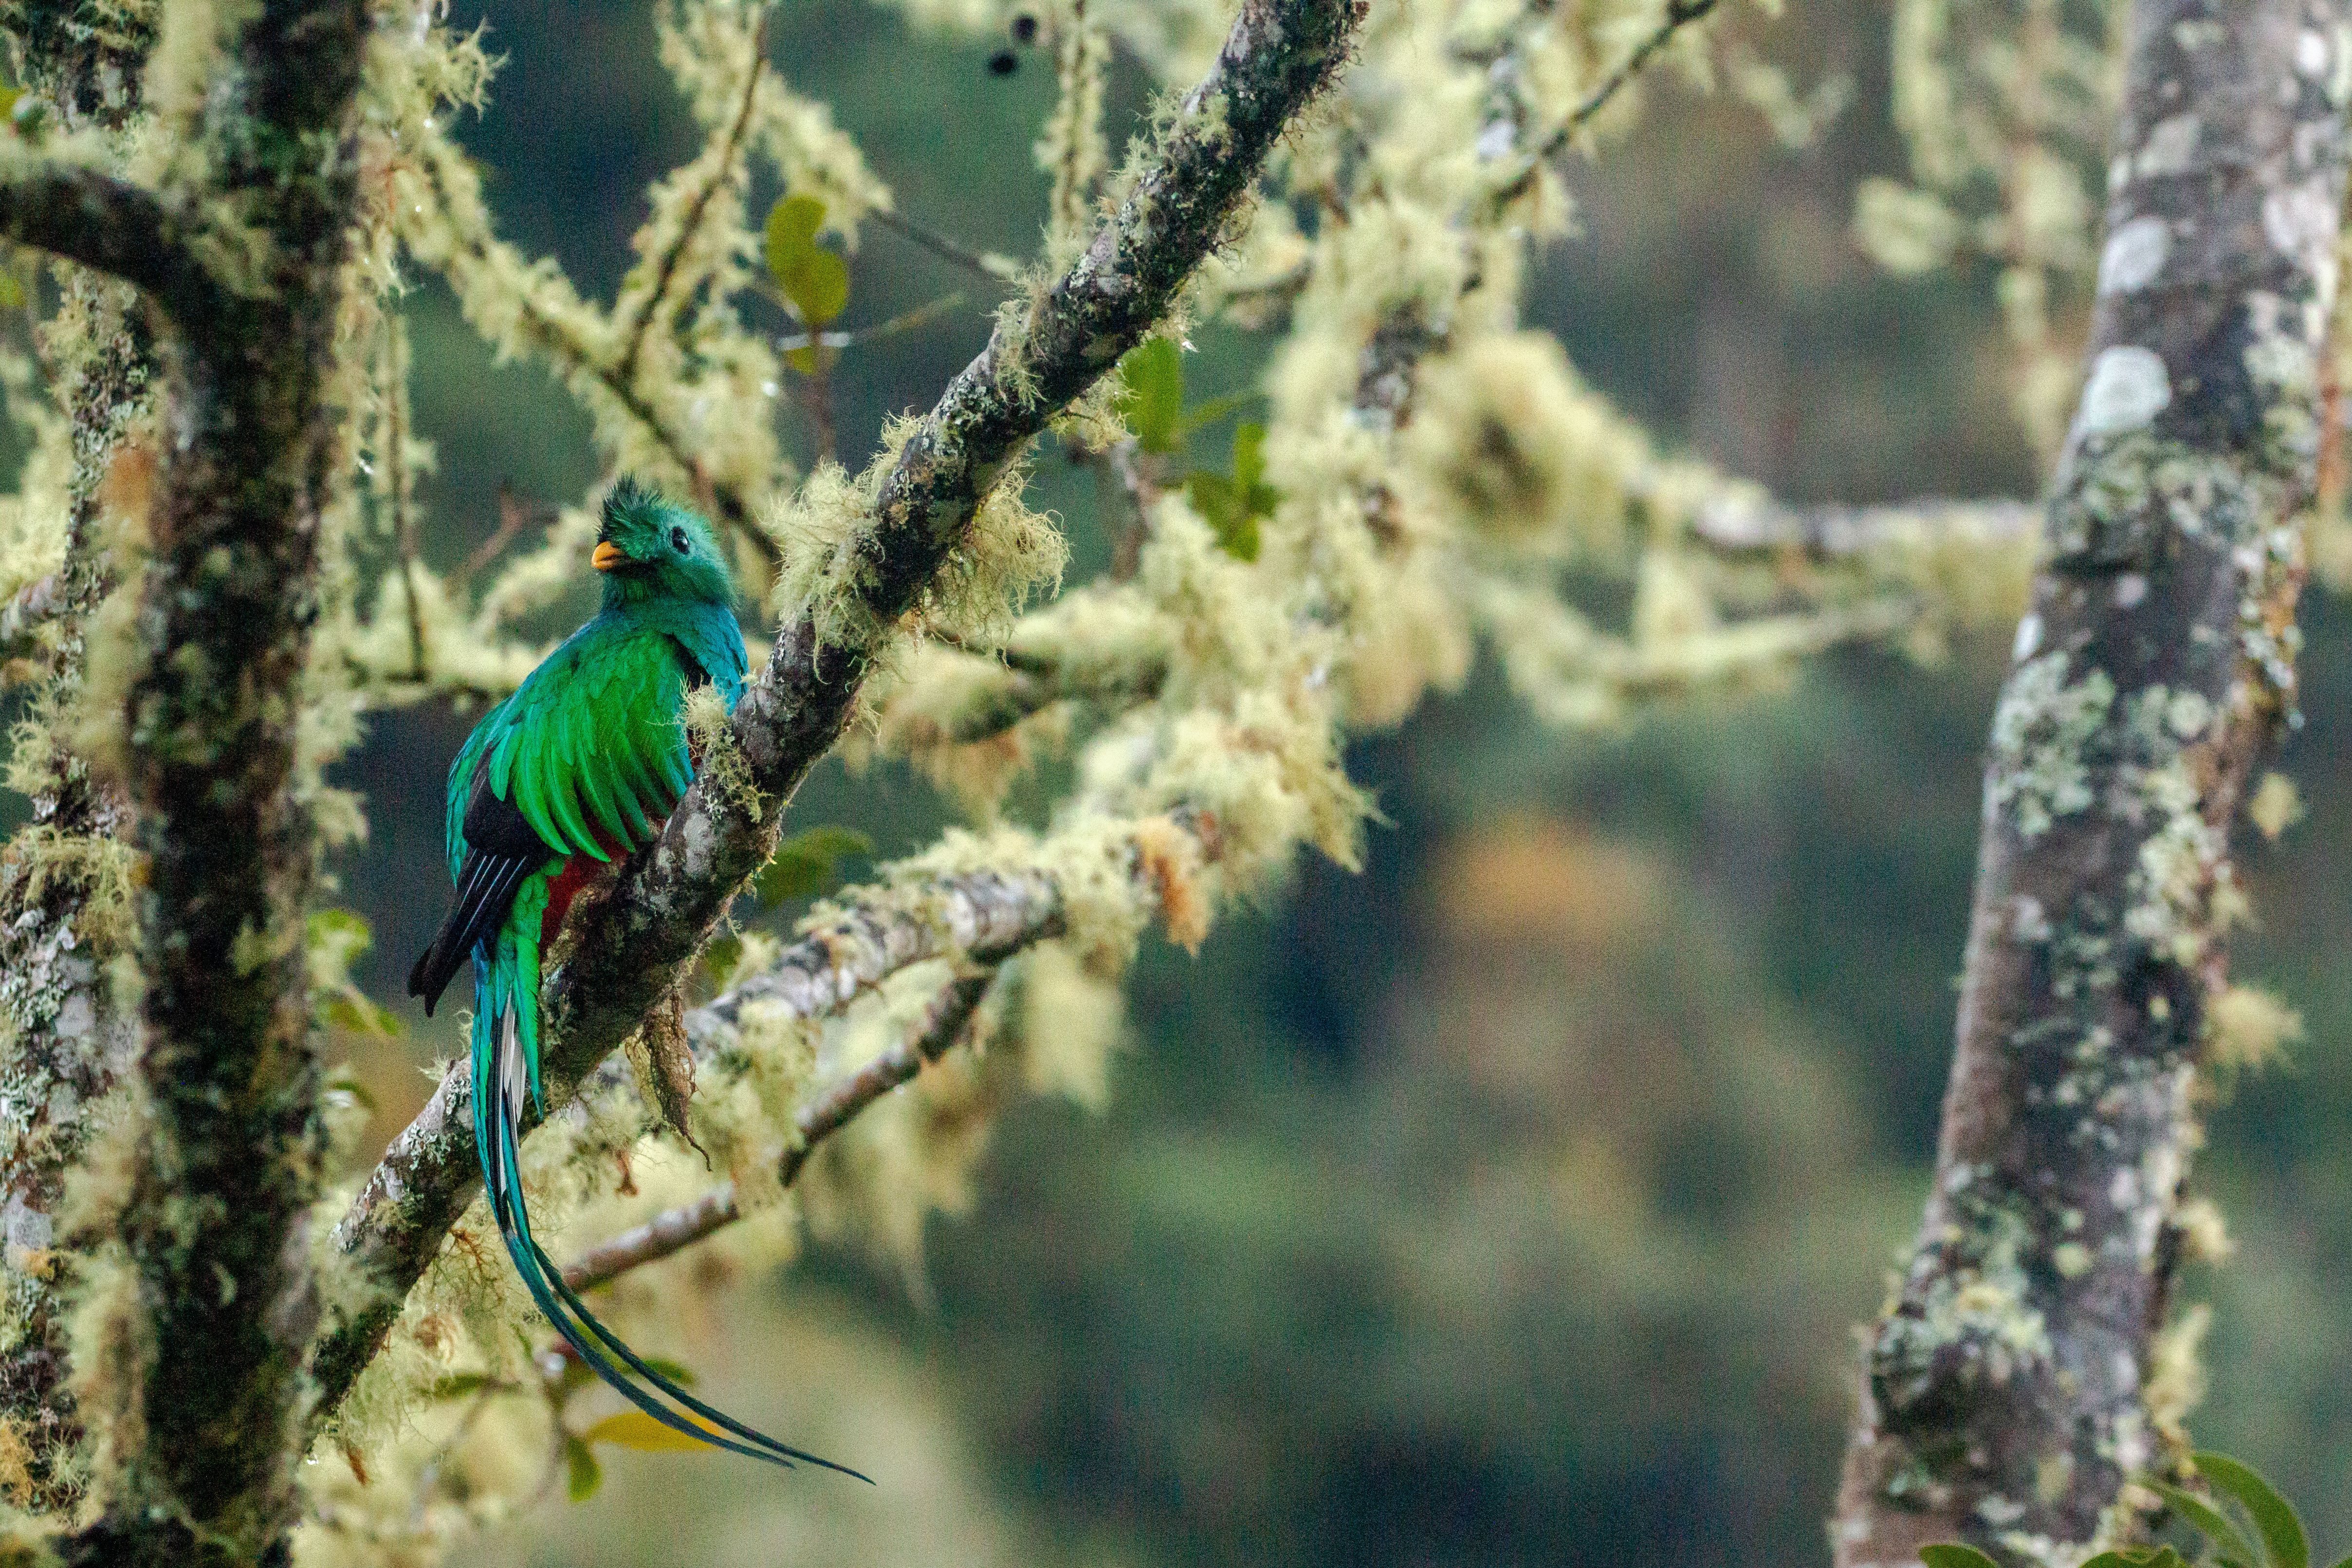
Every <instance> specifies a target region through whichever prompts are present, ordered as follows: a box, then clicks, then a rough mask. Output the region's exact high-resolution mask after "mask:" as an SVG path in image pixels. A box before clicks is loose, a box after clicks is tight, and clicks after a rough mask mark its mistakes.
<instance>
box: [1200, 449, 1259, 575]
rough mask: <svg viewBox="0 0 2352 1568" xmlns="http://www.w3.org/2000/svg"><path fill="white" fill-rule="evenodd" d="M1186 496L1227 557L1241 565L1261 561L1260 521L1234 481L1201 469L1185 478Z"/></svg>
mask: <svg viewBox="0 0 2352 1568" xmlns="http://www.w3.org/2000/svg"><path fill="white" fill-rule="evenodd" d="M1184 494H1185V497H1186V499H1188V500H1191V501H1192V510H1194V511H1197V512H1199V513H1200V514H1201V521H1203V522H1205V523H1207V524H1208V525H1209V529H1210V531H1212V532H1213V533H1214V534H1215V535H1216V536H1217V543H1218V544H1219V546H1221V547H1222V548H1223V551H1224V552H1225V553H1226V554H1228V555H1230V556H1232V557H1234V559H1235V560H1237V561H1255V560H1256V559H1257V545H1258V538H1257V519H1256V518H1255V517H1253V516H1252V515H1251V514H1250V510H1249V505H1248V503H1247V502H1246V501H1245V500H1244V499H1243V497H1242V493H1241V491H1240V490H1239V489H1236V488H1235V487H1234V481H1233V480H1231V479H1227V478H1225V476H1224V475H1223V474H1213V473H1210V472H1209V471H1208V470H1206V469H1205V468H1204V469H1201V470H1199V471H1197V472H1194V473H1190V474H1187V475H1185V476H1184Z"/></svg>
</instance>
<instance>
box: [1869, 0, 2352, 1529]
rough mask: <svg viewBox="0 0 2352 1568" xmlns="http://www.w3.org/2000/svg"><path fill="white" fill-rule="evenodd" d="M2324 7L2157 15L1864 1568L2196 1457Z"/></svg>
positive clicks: (2062, 495) (2324, 167)
mask: <svg viewBox="0 0 2352 1568" xmlns="http://www.w3.org/2000/svg"><path fill="white" fill-rule="evenodd" d="M2344 21H2345V11H2344V8H2343V6H2342V5H2340V4H2336V3H2335V0H2220V3H2213V0H2144V3H2142V4H2140V5H2137V6H2136V7H2135V10H2134V13H2133V17H2132V24H2131V31H2130V45H2131V47H2130V62H2129V75H2128V82H2127V87H2126V99H2125V102H2124V105H2123V109H2122V126H2121V129H2120V132H2119V133H2118V134H2117V135H2116V138H2115V142H2114V147H2115V162H2114V165H2113V166H2114V170H2115V174H2114V176H2113V189H2112V194H2111V196H2110V200H2109V204H2108V209H2107V216H2106V222H2107V237H2106V242H2105V253H2104V257H2103V258H2102V260H2101V263H2100V268H2099V278H2100V295H2099V304H2098V313H2097V317H2096V321H2095V327H2094V331H2093V338H2092V342H2091V347H2090V373H2089V377H2088V382H2087V384H2086V385H2085V386H2084V391H2083V395H2082V399H2081V403H2080V405H2079V407H2078V409H2077V411H2076V413H2075V416H2074V426H2073V429H2072V432H2071V434H2070V435H2069V437H2068V441H2067V447H2066V450H2065V455H2064V457H2063V459H2062V461H2061V464H2060V468H2059V471H2058V476H2057V479H2056V482H2055V484H2054V486H2053V490H2052V494H2051V498H2050V500H2049V502H2048V505H2047V508H2046V511H2045V523H2044V526H2045V531H2046V539H2047V546H2048V559H2047V562H2046V563H2045V564H2044V566H2043V567H2042V571H2041V573H2040V574H2039V576H2038V578H2037V580H2036V583H2035V585H2034V592H2033V602H2032V611H2031V613H2030V614H2028V615H2027V616H2026V617H2025V619H2024V622H2023V624H2022V625H2021V626H2019V628H2018V634H2017V645H2016V654H2015V660H2014V664H2013V666H2012V668H2011V672H2010V676H2009V679H2008V682H2007V684H2006V686H2005V687H2004V689H2003V690H2002V694H2001V698H2000V707H1999V710H1998V711H1997V712H1996V714H1995V717H1994V720H1993V728H1992V742H1991V755H1990V761H1989V763H1988V765H1987V769H1986V775H1985V802H1984V807H1985V809H1984V831H1983V838H1982V845H1981V851H1980V859H1979V872H1978V883H1977V894H1976V901H1975V907H1974V910H1973V914H1972V918H1971V922H1970V930H1969V947H1968V958H1967V967H1966V972H1965V974H1964V976H1963V980H1962V990H1961V996H1960V1004H1959V1013H1958V1048H1957V1051H1956V1054H1955V1057H1954V1060H1953V1066H1952V1077H1951V1083H1950V1089H1949V1090H1948V1095H1947V1098H1946V1101H1945V1113H1944V1127H1943V1136H1942V1141H1941V1143H1940V1146H1939V1148H1938V1151H1937V1174H1936V1184H1935V1188H1934V1191H1933V1193H1932V1194H1931V1196H1930V1197H1929V1199H1928V1203H1927V1215H1926V1218H1925V1221H1924V1223H1923V1225H1922V1226H1921V1229H1920V1233H1919V1237H1918V1240H1917V1242H1916V1246H1915V1248H1914V1250H1913V1253H1912V1255H1911V1258H1910V1261H1909V1264H1908V1266H1907V1268H1906V1270H1905V1273H1904V1277H1903V1281H1902V1285H1901V1289H1900V1290H1899V1292H1898V1293H1897V1295H1896V1297H1895V1300H1893V1301H1892V1303H1891V1304H1890V1305H1889V1307H1888V1309H1887V1310H1886V1311H1885V1314H1884V1315H1883V1316H1882V1317H1881V1318H1880V1319H1879V1321H1878V1322H1877V1324H1876V1326H1875V1328H1874V1331H1873V1332H1872V1337H1871V1341H1870V1346H1869V1352H1868V1379H1867V1384H1866V1388H1865V1391H1864V1404H1863V1410H1862V1414H1861V1417H1860V1420H1859V1423H1858V1425H1857V1426H1856V1429H1855V1433H1854V1437H1853V1446H1852V1447H1851V1449H1850V1451H1849V1453H1848V1457H1847V1463H1846V1469H1845V1479H1844V1485H1843V1493H1842V1496H1841V1499H1840V1503H1839V1510H1838V1515H1837V1519H1836V1521H1835V1524H1834V1526H1833V1536H1834V1540H1835V1547H1836V1555H1837V1561H1838V1562H1839V1563H1840V1564H1842V1565H1843V1568H1868V1565H1893V1564H1898V1563H1913V1562H1916V1560H1917V1557H1918V1549H1919V1547H1920V1545H1921V1544H1922V1543H1924V1542H1934V1541H1937V1540H1948V1539H1965V1540H1968V1541H1969V1542H1974V1543H1976V1544H1977V1545H1979V1546H1980V1547H1982V1548H1984V1549H1986V1550H1988V1551H1990V1552H1994V1553H1996V1554H1997V1555H1999V1556H2000V1558H2001V1559H2002V1560H2003V1561H2005V1562H2011V1563H2060V1562H2064V1563H2073V1562H2076V1561H2079V1560H2080V1558H2081V1556H2082V1554H2083V1553H2084V1551H2086V1550H2088V1549H2089V1548H2090V1546H2091V1544H2092V1543H2094V1542H2108V1541H2116V1540H2119V1539H2125V1538H2126V1537H2127V1536H2128V1534H2129V1531H2131V1529H2132V1527H2133V1521H2132V1518H2131V1516H2130V1512H2129V1508H2128V1504H2127V1502H2126V1500H2125V1499H2126V1497H2127V1495H2128V1494H2126V1493H2125V1492H2124V1491H2123V1488H2124V1485H2125V1483H2126V1481H2127V1480H2129V1479H2132V1478H2134V1477H2136V1476H2138V1475H2141V1474H2143V1473H2145V1472H2147V1471H2148V1470H2149V1469H2151V1468H2162V1467H2164V1466H2165V1465H2166V1464H2167V1463H2168V1458H2170V1457H2171V1453H2170V1446H2172V1445H2176V1444H2178V1442H2179V1436H2180V1435H2179V1427H2178V1420H2179V1415H2180V1413H2181V1409H2182V1398H2181V1391H2180V1390H2178V1389H2171V1388H2168V1387H2166V1386H2164V1385H2162V1384H2158V1383H2154V1382H2152V1377H2153V1373H2154V1372H2155V1370H2156V1368H2157V1366H2158V1362H2159V1360H2160V1358H2159V1357H2158V1354H2157V1353H2156V1346H2157V1342H2158V1336H2159V1335H2160V1334H2161V1333H2163V1332H2164V1331H2166V1330H2165V1325H2166V1321H2167V1313H2168V1306H2169V1297H2170V1292H2171V1286H2172V1281H2173V1275H2174V1270H2175V1267H2176V1265H2177V1262H2178V1260H2179V1257H2180V1256H2181V1254H2182V1251H2183V1249H2184V1247H2185V1245H2187V1244H2186V1241H2185V1239H2184V1237H2185V1234H2186V1233H2185V1231H2184V1229H2183V1228H2182V1227H2181V1226H2178V1225H2177V1224H2176V1218H2177V1216H2178V1215H2179V1205H2180V1199H2181V1188H2182V1184H2183V1181H2184V1177H2185V1174H2186V1170H2187V1163H2188V1160H2189V1152H2190V1151H2191V1149H2192V1148H2193V1147H2194V1144H2195V1127H2194V1124H2193V1119H2192V1115H2191V1109H2190V1087H2191V1079H2192V1078H2193V1075H2194V1073H2195V1070H2196V1066H2197V1062H2198V1058H2199V1053H2200V1047H2201V1045H2202V1044H2203V1042H2204V1040H2205V1037H2206V1033H2207V1029H2208V1018H2209V1005H2210V1003H2211V1001H2212V999H2213V997H2214V996H2215V994H2216V993H2217V992H2218V991H2219V990H2220V988H2221V987H2222V986H2223V985H2224V984H2225V982H2226V966H2227V960H2228V933H2229V931H2230V928H2231V924H2232V922H2233V921H2235V920H2236V919H2238V918H2239V917H2240V916H2241V915H2242V912H2243V910H2244V898H2243V895H2242V893H2241V892H2240V890H2239V889H2238V886H2237V883H2236V880H2235V878H2234V875H2233V872H2232V868H2231V856H2230V842H2229V838H2230V832H2231V821H2232V818H2233V816H2235V814H2236V812H2237V810H2238V808H2239V805H2240V803H2241V797H2242V793H2243V788H2244V785H2245V783H2246V780H2247V778H2248V776H2249V770H2250V768H2251V767H2252V763H2253V761H2254V759H2255V758H2256V756H2257V755H2258V754H2259V753H2260V752H2262V750H2263V747H2264V746H2265V745H2266V743H2267V742H2269V741H2270V740H2271V739H2272V738H2273V735H2274V733H2275V732H2276V731H2278V730H2279V729H2280V728H2281V726H2282V725H2283V723H2284V721H2285V719H2286V717H2287V715H2289V714H2290V713H2291V712H2292V710H2293V707H2294V652H2295V648H2296V635H2295V629H2294V603H2295V596H2296V593H2297V590H2298V588H2299V586H2300V584H2301V580H2302V569H2301V542H2300V539H2299V535H2298V531H2297V518H2298V514H2299V512H2300V511H2301V510H2303V509H2304V508H2305V506H2306V505H2307V504H2308V503H2309V501H2310V500H2311V497H2312V493H2313V484H2314V477H2315V462H2316V455H2317V452H2318V447H2319V443H2320V439H2321V426H2320V419H2319V415H2320V400H2319V374H2318V355H2319V351H2320V346H2321V342H2322V340H2323V334H2324V332H2325V330H2326V321H2327V318H2328V315H2329V312H2330V310H2332V309H2333V307H2334V304H2335V300H2334V292H2335V284H2336V237H2337V234H2338V231H2339V227H2340V225H2341V222H2342V212H2343V206H2342V199H2343V186H2344V179H2345V167H2346V157H2347V138H2346V133H2345V125H2344V116H2345V110H2346V104H2345V101H2344V99H2343V96H2342V95H2343V92H2344V90H2345V89H2344V84H2345V83H2346V82H2347V69H2346V61H2345V60H2344V59H2343V58H2342V51H2343V50H2344V49H2345V48H2346V47H2347V38H2346V34H2345V32H2344Z"/></svg>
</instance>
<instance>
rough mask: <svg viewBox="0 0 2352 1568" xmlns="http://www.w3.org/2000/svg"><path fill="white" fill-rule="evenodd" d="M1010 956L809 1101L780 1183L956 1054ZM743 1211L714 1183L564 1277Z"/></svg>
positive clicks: (959, 984) (731, 1192)
mask: <svg viewBox="0 0 2352 1568" xmlns="http://www.w3.org/2000/svg"><path fill="white" fill-rule="evenodd" d="M1001 962H1002V958H1001V957H1000V958H999V959H997V960H995V961H992V962H988V963H984V964H983V966H982V967H981V968H979V969H976V970H974V971H973V972H972V973H970V974H959V975H957V976H956V977H955V978H954V979H952V980H950V981H949V982H948V983H947V984H946V985H944V986H942V987H941V988H940V994H938V995H937V996H936V997H934V998H932V1000H931V1005H930V1006H929V1008H928V1009H927V1010H926V1011H925V1012H924V1015H923V1017H922V1019H921V1021H920V1022H919V1024H917V1025H916V1026H915V1027H914V1028H912V1029H909V1030H908V1032H907V1034H906V1037H904V1038H902V1039H900V1040H898V1042H897V1043H896V1044H894V1045H892V1046H891V1047H890V1048H889V1049H887V1050H886V1051H884V1052H883V1053H882V1054H881V1055H880V1056H877V1057H876V1058H874V1059H873V1060H872V1061H870V1062H867V1063H866V1065H865V1066H864V1067H862V1068H858V1069H857V1070H856V1072H854V1073H852V1074H850V1075H849V1076H848V1077H847V1078H845V1079H842V1080H841V1081H840V1082H838V1083H836V1084H835V1085H834V1086H833V1087H832V1088H831V1089H827V1090H825V1092H824V1093H823V1094H821V1095H819V1096H817V1098H816V1099H814V1100H810V1101H809V1102H808V1103H807V1104H806V1105H803V1106H802V1107H801V1109H800V1110H799V1112H798V1113H797V1114H795V1115H794V1116H793V1132H794V1133H795V1134H796V1135H797V1136H796V1137H795V1138H794V1140H793V1147H792V1149H791V1152H788V1153H786V1154H785V1155H784V1158H783V1163H782V1169H781V1170H780V1171H779V1172H778V1173H777V1181H778V1182H779V1184H782V1185H783V1186H787V1187H789V1186H791V1185H792V1184H793V1181H794V1180H796V1179H797V1178H798V1177H799V1175H800V1173H801V1167H802V1166H803V1165H805V1164H807V1163H808V1157H809V1155H810V1153H811V1152H813V1151H814V1149H815V1148H816V1146H817V1145H818V1144H819V1143H822V1142H824V1140H825V1139H827V1138H829V1137H831V1136H832V1135H833V1134H835V1132H838V1131H841V1130H842V1129H843V1128H845V1127H846V1126H848V1125H849V1124H850V1122H852V1121H856V1118H857V1114H858V1112H860V1111H862V1110H865V1109H866V1107H867V1106H869V1105H871V1104H873V1103H874V1102H875V1101H876V1100H879V1099H881V1098H882V1097H883V1096H884V1095H886V1094H887V1093H889V1092H890V1091H891V1090H892V1089H897V1088H898V1086H899V1085H900V1084H903V1083H906V1082H908V1080H910V1079H913V1078H914V1077H915V1075H916V1074H917V1073H919V1072H921V1071H922V1070H923V1068H925V1067H926V1066H927V1065H928V1064H929V1063H931V1062H935V1061H938V1060H939V1059H940V1058H941V1057H943V1056H945V1055H947V1054H948V1052H949V1050H950V1048H952V1047H954V1046H955V1045H956V1043H957V1042H958V1041H960V1040H961V1039H962V1038H963V1037H964V1033H965V1031H966V1030H967V1029H969V1028H970V1027H971V1021H972V1017H973V1016H974V1015H976V1014H977V1013H978V1012H979V1011H980V1004H981V1001H982V998H984V997H985V996H986V995H987V994H988V987H989V985H990V984H991V983H992V981H994V980H995V978H996V971H997V966H998V963H1001ZM742 1217H743V1210H742V1208H741V1206H740V1205H738V1204H737V1202H736V1199H735V1184H734V1183H732V1182H727V1183H723V1184H720V1185H719V1186H717V1187H714V1188H713V1189H711V1190H710V1191H709V1192H708V1193H705V1194H703V1195H702V1196H700V1197H698V1198H697V1199H695V1200H694V1201H693V1202H692V1203H689V1204H681V1205H678V1206H677V1208H674V1209H669V1210H667V1211H665V1212H663V1213H661V1214H658V1215H655V1216H654V1217H653V1218H652V1219H649V1220H647V1221H646V1223H645V1224H643V1225H641V1226H636V1227H635V1229H633V1230H626V1231H623V1232H622V1233H621V1234H620V1235H618V1236H616V1237H614V1238H613V1239H612V1240H610V1241H608V1242H605V1243H604V1245H603V1246H601V1247H595V1248H593V1249H592V1250H590V1251H588V1252H586V1253H583V1255H582V1256H581V1257H580V1258H578V1259H576V1260H575V1261H573V1262H572V1263H570V1264H567V1265H566V1266H565V1268H564V1270H563V1279H564V1282H565V1283H566V1284H568V1285H570V1286H571V1287H572V1289H575V1290H585V1289H589V1288H591V1287H592V1286H596V1285H602V1284H604V1282H605V1281H606V1280H608V1279H616V1278H618V1277H619V1276H621V1275H623V1274H625V1273H627V1272H628V1271H629V1270H630V1269H632V1268H642V1267H643V1266H645V1265H646V1264H648V1263H654V1262H657V1261H659V1260H660V1259H662V1258H667V1257H670V1256H671V1255H672V1254H674V1253H678V1252H683V1251H685V1250H686V1249H687V1248H688V1247H692V1246H693V1245H694V1244H695V1243H696V1242H698V1241H700V1240H702V1239H703V1238H704V1237H709V1236H711V1235H713V1234H715V1233H717V1232H719V1231H721V1230H724V1229H726V1228H727V1226H730V1225H733V1224H734V1223H735V1222H736V1221H737V1220H739V1219H741V1218H742Z"/></svg>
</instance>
